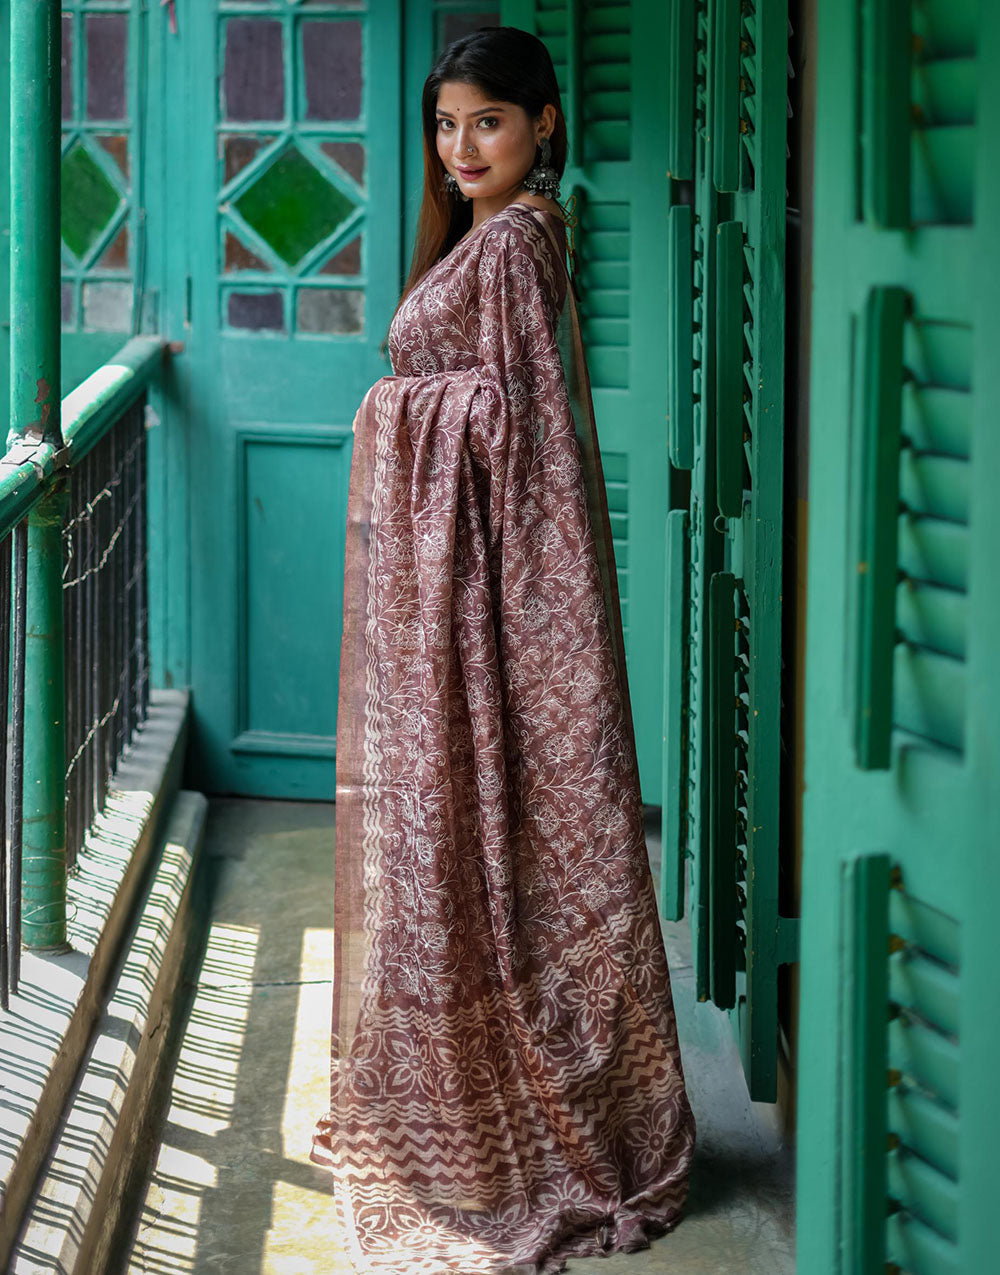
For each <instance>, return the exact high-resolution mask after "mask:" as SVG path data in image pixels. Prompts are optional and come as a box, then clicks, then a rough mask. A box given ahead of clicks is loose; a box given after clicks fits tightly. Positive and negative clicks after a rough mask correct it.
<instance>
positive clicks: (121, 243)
mask: <svg viewBox="0 0 1000 1275" xmlns="http://www.w3.org/2000/svg"><path fill="white" fill-rule="evenodd" d="M95 264H96V266H97V268H98V269H99V270H127V269H128V226H122V228H121V230H120V231H119V232H118V234H117V235H116V236H115V237H114V239H112V241H111V242H110V243H109V244H108V246H107V247H106V248H105V249H104V251H103V252H102V253H101V255H100V257H99V258H98V259H97V262H96V263H95Z"/></svg>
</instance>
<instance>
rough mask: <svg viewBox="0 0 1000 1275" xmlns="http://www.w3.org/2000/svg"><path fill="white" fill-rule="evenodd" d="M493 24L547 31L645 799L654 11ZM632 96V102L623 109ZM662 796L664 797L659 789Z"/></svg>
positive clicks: (651, 663) (657, 256)
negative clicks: (563, 130) (564, 137)
mask: <svg viewBox="0 0 1000 1275" xmlns="http://www.w3.org/2000/svg"><path fill="white" fill-rule="evenodd" d="M501 16H502V19H503V21H504V22H505V23H507V24H510V25H512V26H518V27H522V28H523V29H525V30H528V31H532V32H534V33H535V34H536V35H538V36H539V37H540V38H541V39H543V40H544V41H545V42H546V45H547V46H548V48H549V51H550V53H551V54H552V60H553V62H554V64H555V67H556V74H557V77H558V79H559V88H560V91H561V93H562V97H563V109H564V111H565V113H566V119H567V131H568V134H569V157H568V163H567V168H566V173H565V175H564V178H563V181H562V189H561V196H560V197H561V198H566V197H568V196H569V195H571V194H572V193H574V192H575V193H576V195H577V199H578V212H579V223H580V224H579V226H578V227H577V230H576V244H577V259H578V263H579V273H580V291H581V296H582V300H581V307H580V308H581V317H582V320H583V338H584V343H585V346H586V351H587V363H588V367H589V369H590V375H591V383H592V386H593V393H594V410H595V414H596V417H597V426H598V433H599V437H600V441H601V456H602V460H603V464H604V476H605V480H606V483H607V489H608V504H609V507H610V513H611V523H612V530H613V533H614V544H615V558H616V562H617V567H618V584H619V590H620V594H621V602H622V622H623V626H624V630H625V649H626V657H627V662H628V669H629V685H630V688H631V697H632V711H633V717H634V719H635V730H636V745H637V750H638V754H639V773H640V778H641V781H642V796H643V800H644V801H645V802H648V803H651V804H659V803H660V801H661V788H662V767H663V763H662V758H663V707H662V705H663V676H664V669H663V664H664V646H663V615H664V610H663V608H664V593H663V579H664V553H665V520H666V516H667V512H668V507H669V502H668V474H669V470H668V464H667V440H666V426H665V419H666V413H667V385H666V382H665V379H664V375H663V358H664V347H665V332H664V323H663V318H664V301H665V297H666V290H667V262H666V255H665V252H664V238H665V228H666V217H667V212H668V207H669V203H670V190H669V187H670V183H669V180H668V178H667V175H666V158H665V156H666V138H665V133H664V128H663V122H664V120H665V118H666V114H667V107H666V102H667V87H666V84H665V81H664V77H663V73H662V64H661V50H662V48H663V46H664V43H665V39H666V30H667V27H666V14H665V12H664V11H663V10H662V8H661V6H659V5H656V4H650V3H645V2H643V0H508V2H507V3H505V4H503V5H502V7H501ZM637 101H638V102H642V104H643V109H642V111H641V112H636V111H634V110H633V103H634V102H637ZM667 800H671V798H670V797H669V796H668V797H667Z"/></svg>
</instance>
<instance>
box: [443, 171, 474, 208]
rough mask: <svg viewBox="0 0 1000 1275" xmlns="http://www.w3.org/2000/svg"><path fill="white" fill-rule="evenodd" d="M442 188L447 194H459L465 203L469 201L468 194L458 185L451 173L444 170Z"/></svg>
mask: <svg viewBox="0 0 1000 1275" xmlns="http://www.w3.org/2000/svg"><path fill="white" fill-rule="evenodd" d="M444 188H445V190H446V191H447V192H448V194H449V195H452V196H455V195H457V196H459V198H461V199H464V200H465V202H466V203H468V202H469V196H468V195H467V194H466V193H465V191H464V190H462V188H461V186H459V184H458V182H457V181H456V179H455V178H454V177H453V176H452V175H451V173H448V172H446V173H445V175H444Z"/></svg>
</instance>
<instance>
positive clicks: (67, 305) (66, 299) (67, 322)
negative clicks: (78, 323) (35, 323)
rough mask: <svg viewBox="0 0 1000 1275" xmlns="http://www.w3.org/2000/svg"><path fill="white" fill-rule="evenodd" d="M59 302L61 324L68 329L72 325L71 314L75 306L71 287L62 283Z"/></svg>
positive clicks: (69, 284)
mask: <svg viewBox="0 0 1000 1275" xmlns="http://www.w3.org/2000/svg"><path fill="white" fill-rule="evenodd" d="M59 300H60V302H61V310H62V315H61V317H62V323H63V326H64V327H70V326H71V325H72V323H73V312H74V310H75V309H76V306H75V305H74V303H73V285H72V284H71V283H64V284H62V286H61V287H60V289H59Z"/></svg>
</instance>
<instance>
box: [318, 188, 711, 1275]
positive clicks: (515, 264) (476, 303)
mask: <svg viewBox="0 0 1000 1275" xmlns="http://www.w3.org/2000/svg"><path fill="white" fill-rule="evenodd" d="M564 236H565V229H564V226H563V223H562V220H561V219H560V218H559V217H557V216H556V215H555V214H554V213H552V212H549V211H547V210H544V209H540V208H535V207H532V206H531V205H529V204H526V203H521V202H516V201H515V202H514V203H511V204H508V205H507V206H506V207H505V208H503V209H502V210H501V211H500V212H498V213H495V214H494V215H493V216H492V217H489V218H487V219H486V220H485V221H483V222H481V223H480V225H479V226H478V227H476V228H475V229H474V230H473V231H472V232H471V233H470V234H469V235H468V236H466V238H465V239H464V240H461V241H459V243H458V244H457V245H456V246H455V247H454V248H453V249H452V250H451V252H450V253H448V254H447V255H446V256H445V257H443V258H441V259H440V260H439V261H438V262H437V263H435V265H434V266H432V267H431V269H430V270H429V271H428V272H427V273H426V274H425V276H424V277H423V279H422V280H421V281H420V283H419V284H418V285H417V286H416V288H414V289H413V290H412V291H411V292H410V293H409V294H408V296H407V297H406V299H405V301H404V302H403V304H402V305H401V307H400V308H399V310H398V311H397V313H396V315H395V317H394V319H393V322H392V325H391V327H390V332H389V350H390V354H391V358H392V367H393V374H392V375H390V376H385V377H383V378H382V379H380V380H379V381H377V382H376V383H375V384H374V385H373V386H372V387H371V389H370V390H369V391H368V393H367V394H366V396H365V398H364V400H363V402H362V404H361V406H360V407H359V409H358V413H357V416H356V417H355V440H354V452H353V457H352V462H351V475H350V482H349V492H348V515H347V519H348V525H347V550H346V560H345V569H344V629H343V638H342V647H341V658H340V685H339V699H338V722H337V757H336V772H337V773H336V807H335V811H336V814H335V849H336V858H335V869H334V969H333V1022H332V1032H331V1084H330V1107H329V1110H328V1111H327V1112H326V1114H325V1115H324V1116H323V1117H322V1118H321V1119H320V1120H319V1121H318V1122H317V1124H316V1127H315V1130H314V1133H313V1137H312V1147H311V1151H310V1158H311V1159H312V1160H313V1161H315V1162H316V1163H318V1164H322V1165H325V1166H327V1167H329V1168H330V1170H331V1172H332V1179H333V1189H334V1191H335V1194H336V1197H337V1212H338V1217H339V1220H340V1223H341V1226H342V1230H343V1234H344V1237H345V1242H346V1244H347V1246H348V1250H349V1254H350V1257H351V1260H352V1262H353V1264H354V1266H355V1269H356V1270H358V1271H365V1272H381V1273H388V1272H391V1273H392V1275H439V1273H441V1275H443V1273H444V1272H462V1273H463V1275H472V1273H477V1275H478V1273H480V1272H482V1273H490V1275H501V1273H502V1272H511V1273H513V1272H525V1273H528V1272H532V1273H533V1272H555V1271H562V1270H565V1269H566V1260H567V1258H569V1257H573V1256H586V1255H588V1254H601V1253H604V1254H607V1253H611V1252H615V1251H617V1250H624V1251H634V1250H636V1249H639V1248H645V1247H648V1244H649V1240H650V1239H651V1238H653V1237H655V1236H657V1235H660V1234H662V1233H664V1232H665V1231H667V1230H669V1229H671V1228H672V1227H673V1226H674V1225H675V1224H676V1222H677V1221H678V1219H679V1218H680V1216H681V1213H682V1210H683V1206H684V1203H685V1201H686V1197H687V1191H688V1173H689V1165H690V1161H691V1157H692V1154H693V1149H694V1142H695V1124H694V1119H693V1115H692V1111H691V1107H690V1104H689V1101H688V1097H687V1093H686V1090H685V1086H684V1075H683V1069H682V1064H681V1057H680V1051H679V1047H678V1041H677V1031H676V1025H675V1020H674V1011H673V1002H672V998H671V989H670V980H669V972H668V969H667V960H666V954H665V950H664V945H663V939H662V936H661V931H660V925H659V919H658V915H657V907H656V901H655V897H654V892H653V882H652V875H651V872H650V868H649V862H648V858H647V849H646V843H645V832H644V824H643V812H642V804H641V799H640V789H639V775H638V766H637V761H636V752H635V740H634V733H633V725H632V716H631V707H630V702H629V692H628V681H627V677H626V669H625V652H624V646H623V641H622V626H621V613H620V602H619V597H618V591H617V582H616V578H615V562H614V556H613V549H612V540H611V530H610V524H609V517H608V508H607V498H606V494H605V487H604V479H603V472H602V469H601V462H600V450H599V447H598V444H597V436H596V431H595V427H594V417H593V408H592V399H591V391H590V384H589V379H588V375H587V368H586V362H585V358H584V354H583V347H582V343H581V339H580V326H579V318H578V315H577V312H576V307H575V302H574V297H573V292H572V288H571V286H570V278H569V273H568V270H567V266H566V258H565V252H566V248H565V237H564Z"/></svg>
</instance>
